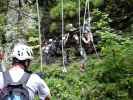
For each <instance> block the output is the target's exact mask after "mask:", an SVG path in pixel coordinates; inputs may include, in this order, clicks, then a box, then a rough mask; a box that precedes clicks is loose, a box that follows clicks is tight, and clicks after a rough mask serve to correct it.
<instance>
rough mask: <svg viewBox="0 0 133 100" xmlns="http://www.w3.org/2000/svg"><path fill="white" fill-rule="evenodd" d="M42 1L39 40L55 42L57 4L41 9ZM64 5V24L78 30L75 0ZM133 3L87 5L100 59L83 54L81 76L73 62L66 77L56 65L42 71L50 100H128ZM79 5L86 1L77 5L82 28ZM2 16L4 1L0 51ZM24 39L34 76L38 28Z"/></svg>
mask: <svg viewBox="0 0 133 100" xmlns="http://www.w3.org/2000/svg"><path fill="white" fill-rule="evenodd" d="M1 1H2V0H0V2H1ZM9 1H10V0H9ZM45 1H47V0H39V4H40V8H41V9H40V14H41V16H42V18H41V26H42V27H41V29H42V30H41V31H42V38H44V37H45V38H47V37H51V36H53V37H57V36H59V35H61V27H60V26H61V1H60V0H55V1H54V0H48V1H47V3H48V4H47V6H44V4H45V3H46V2H45ZM2 2H4V0H3V1H2ZM44 2H45V3H44ZM64 2H65V5H64V20H65V24H68V23H73V24H74V26H77V25H78V0H64ZM132 4H133V0H90V12H91V17H92V20H91V25H92V32H93V33H94V36H99V37H101V41H99V44H98V45H96V47H98V48H100V49H101V51H99V55H100V59H98V58H96V57H95V54H92V55H88V60H87V63H86V70H85V72H84V73H81V72H80V71H79V62H78V60H77V62H76V61H75V62H74V61H72V63H71V64H70V65H69V66H68V67H67V69H68V72H67V73H63V72H62V70H61V67H59V65H57V64H53V65H50V66H44V72H45V73H46V76H45V78H44V80H45V81H46V83H47V84H48V86H49V88H50V90H51V95H52V100H133V35H132V33H133V18H132V15H133V12H132V8H133V6H132ZM0 5H1V3H0ZM84 5H85V0H81V14H82V15H81V21H82V23H83V13H82V12H84V7H85V6H84ZM33 6H35V4H34V3H33V5H32V7H33ZM32 7H31V9H32ZM6 12H7V2H6V3H5V5H2V6H0V47H1V46H2V47H3V46H5V44H6V43H7V42H6V36H5V32H6V30H5V25H6ZM25 37H26V39H27V40H28V43H29V44H31V45H32V47H33V48H34V52H35V56H36V57H37V58H35V62H34V63H35V65H33V67H32V70H33V71H39V68H38V67H40V65H39V63H36V62H39V61H38V60H39V59H38V56H39V54H38V53H39V52H38V48H39V42H38V41H39V38H38V30H37V27H36V26H35V29H29V30H28V32H27V33H25ZM72 53H73V52H72ZM70 55H71V56H72V55H73V54H70Z"/></svg>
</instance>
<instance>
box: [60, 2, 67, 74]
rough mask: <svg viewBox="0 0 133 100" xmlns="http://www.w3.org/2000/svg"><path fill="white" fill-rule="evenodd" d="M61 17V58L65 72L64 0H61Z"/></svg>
mask: <svg viewBox="0 0 133 100" xmlns="http://www.w3.org/2000/svg"><path fill="white" fill-rule="evenodd" d="M61 19H62V58H63V60H62V61H63V62H62V63H63V69H62V71H63V72H67V69H66V65H65V55H64V40H63V37H64V0H61Z"/></svg>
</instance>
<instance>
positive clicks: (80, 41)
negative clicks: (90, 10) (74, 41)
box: [79, 0, 82, 48]
mask: <svg viewBox="0 0 133 100" xmlns="http://www.w3.org/2000/svg"><path fill="white" fill-rule="evenodd" d="M80 10H81V7H80V0H79V32H80V40H79V43H80V48H82V32H81V21H80V15H81V14H80Z"/></svg>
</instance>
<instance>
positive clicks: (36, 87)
mask: <svg viewBox="0 0 133 100" xmlns="http://www.w3.org/2000/svg"><path fill="white" fill-rule="evenodd" d="M2 57H3V54H0V59H2ZM11 57H12V67H11V68H9V70H7V71H4V72H0V100H34V98H35V95H38V96H39V98H40V100H50V96H51V95H50V90H49V88H48V86H47V85H46V83H45V82H44V81H43V79H41V78H40V76H38V75H37V74H34V73H31V72H29V71H28V68H29V67H30V63H31V61H32V59H33V51H32V49H31V47H29V46H27V45H26V44H21V43H18V44H16V45H15V46H14V48H13V50H12V54H11Z"/></svg>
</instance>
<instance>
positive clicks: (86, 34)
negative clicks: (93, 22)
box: [42, 24, 93, 71]
mask: <svg viewBox="0 0 133 100" xmlns="http://www.w3.org/2000/svg"><path fill="white" fill-rule="evenodd" d="M65 30H66V31H65V32H66V33H65V34H64V36H62V38H60V39H52V38H50V39H49V40H48V41H45V42H44V45H43V47H42V50H43V55H44V56H43V58H44V60H43V62H44V64H46V65H47V64H50V61H51V60H52V61H53V59H52V58H53V56H56V55H57V54H58V53H59V52H60V53H62V52H61V50H62V45H63V48H64V50H63V55H64V64H65V65H68V63H69V51H68V49H67V48H71V47H72V48H74V49H75V50H76V52H78V53H79V54H80V56H81V62H80V70H81V71H84V69H85V67H84V66H85V61H86V59H87V56H86V55H87V54H86V53H89V52H90V51H89V50H90V49H91V48H92V42H93V36H92V33H91V31H90V29H89V28H88V26H84V29H83V28H82V36H81V37H80V34H79V31H80V30H79V28H75V27H74V26H73V25H72V24H68V25H66V27H65ZM80 38H81V43H80Z"/></svg>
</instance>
